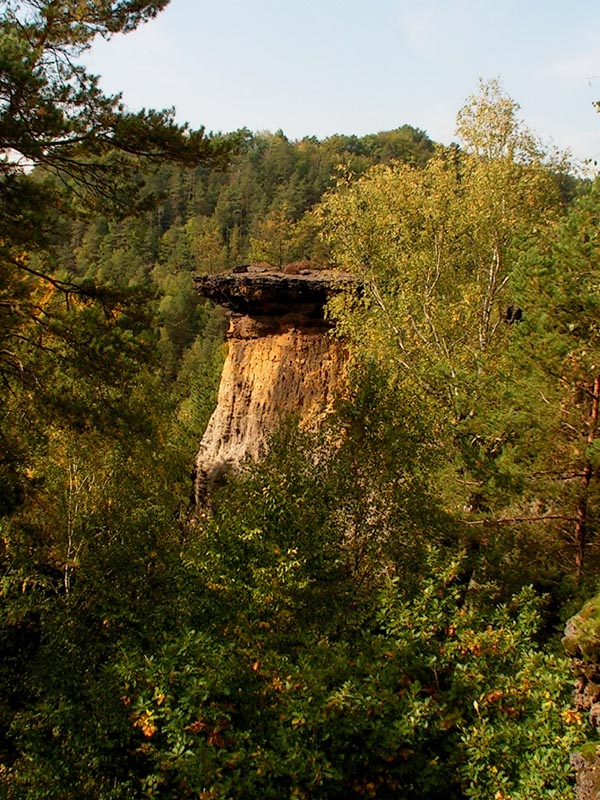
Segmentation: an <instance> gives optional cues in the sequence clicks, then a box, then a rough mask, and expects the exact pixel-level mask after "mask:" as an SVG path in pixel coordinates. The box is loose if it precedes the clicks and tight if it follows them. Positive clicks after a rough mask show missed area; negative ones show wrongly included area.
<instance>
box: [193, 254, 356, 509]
mask: <svg viewBox="0 0 600 800" xmlns="http://www.w3.org/2000/svg"><path fill="white" fill-rule="evenodd" d="M348 280H349V279H348V277H347V276H343V275H340V274H338V273H332V272H324V271H320V272H308V271H304V273H303V274H299V275H285V274H283V273H278V272H272V271H252V270H250V271H248V272H245V273H239V274H230V273H228V274H226V275H218V276H204V277H202V278H198V279H196V287H197V290H198V291H199V292H200V294H202V295H203V296H204V297H209V298H210V299H212V300H215V301H216V302H219V303H220V304H221V305H223V306H225V307H226V308H228V309H229V310H230V311H231V312H232V318H231V322H230V327H229V332H228V335H227V339H228V354H227V358H226V361H225V364H224V367H223V373H222V376H221V384H220V387H219V395H218V401H217V407H216V409H215V411H214V413H213V415H212V417H211V419H210V422H209V424H208V426H207V429H206V431H205V433H204V436H203V437H202V441H201V442H200V448H199V451H198V455H197V457H196V477H195V499H196V503H197V504H198V505H203V504H204V503H205V502H206V500H207V498H208V496H209V495H210V492H211V490H212V489H213V488H214V486H215V484H218V483H219V481H220V480H221V479H222V477H223V475H224V473H226V472H227V471H228V470H230V469H232V468H233V469H235V468H238V467H239V466H240V465H241V464H242V463H243V462H244V460H245V459H248V458H250V459H257V458H258V457H259V456H260V454H261V453H262V452H263V451H264V448H265V446H266V444H267V441H268V439H269V436H270V435H271V434H272V433H273V431H274V430H275V428H276V427H277V426H278V425H279V424H280V422H281V421H282V419H283V418H284V417H285V416H287V415H289V414H293V415H295V416H297V417H299V418H300V420H301V421H302V422H304V423H305V424H312V423H315V422H317V421H318V419H319V416H320V415H322V414H323V413H326V411H327V409H329V408H330V407H331V406H332V404H333V401H334V398H335V397H337V396H339V394H340V392H341V391H342V386H343V383H344V376H345V367H346V361H347V353H346V350H345V349H344V347H343V345H342V344H341V343H340V342H339V341H338V340H336V339H335V338H333V337H332V336H331V333H330V330H329V326H328V325H327V323H326V322H325V320H324V318H323V311H324V305H325V303H326V301H327V299H328V297H329V296H331V294H332V293H334V292H337V291H340V290H342V289H343V288H345V287H346V286H347V284H348Z"/></svg>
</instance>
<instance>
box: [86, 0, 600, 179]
mask: <svg viewBox="0 0 600 800" xmlns="http://www.w3.org/2000/svg"><path fill="white" fill-rule="evenodd" d="M86 63H87V64H88V66H89V67H90V69H91V70H92V71H93V72H94V73H95V74H98V75H100V76H101V86H102V88H103V89H104V90H105V91H106V92H110V93H116V92H122V94H123V100H124V102H125V103H126V105H127V106H128V107H129V108H130V109H131V110H134V111H136V110H140V109H141V108H168V107H172V106H174V107H175V109H176V113H177V120H178V121H179V122H189V123H190V125H191V126H192V127H193V128H197V127H200V126H204V127H205V128H206V129H207V130H209V131H215V132H216V131H222V132H228V131H232V130H236V129H238V128H242V127H245V128H249V129H250V130H251V131H264V130H269V131H272V132H275V131H277V130H279V129H281V130H283V132H284V133H285V134H286V135H287V136H288V137H289V138H290V139H301V138H302V137H304V136H317V137H318V138H324V137H326V136H330V135H332V134H334V133H345V134H356V135H364V134H367V133H375V132H377V131H382V130H391V129H393V128H397V127H400V126H401V125H404V124H409V125H413V126H414V127H417V128H420V129H422V130H425V131H426V132H427V133H428V134H429V136H430V137H431V138H432V139H434V140H435V141H438V142H442V143H445V144H449V143H450V142H451V141H455V140H456V136H455V133H454V130H455V119H456V114H457V112H458V111H459V109H460V108H461V107H462V106H463V105H464V103H465V101H466V99H467V98H468V97H469V95H472V94H473V93H475V92H476V91H477V86H478V81H479V80H480V79H484V80H488V79H491V78H499V79H500V81H501V83H502V86H503V88H504V90H505V92H506V93H507V94H508V95H510V96H511V97H512V98H513V99H514V100H516V101H517V102H518V103H519V105H520V107H521V108H520V116H521V118H522V119H523V121H524V122H525V124H526V125H527V127H529V128H530V129H531V130H532V131H533V132H535V133H536V134H537V135H538V136H540V137H541V138H542V140H543V141H544V142H545V143H546V144H547V145H548V146H551V147H552V146H554V147H558V148H559V149H569V150H570V151H571V152H572V154H573V156H574V159H575V161H576V162H584V161H586V160H591V161H592V162H594V161H597V162H598V163H599V164H600V113H598V112H597V111H596V109H595V107H594V105H593V103H594V101H595V100H600V2H598V0H571V1H570V2H566V0H363V1H362V2H359V0H303V2H302V4H301V3H300V2H298V0H251V1H250V0H211V1H210V2H208V0H171V2H170V5H169V6H168V7H167V8H166V10H165V11H163V12H161V14H159V15H158V17H157V18H156V19H155V20H152V21H151V22H148V23H146V24H145V25H143V26H141V27H140V28H138V30H136V31H134V32H133V33H129V34H126V35H118V36H116V37H114V38H113V39H112V40H110V41H109V42H103V41H100V42H98V43H97V44H95V45H94V46H93V49H92V50H91V52H89V53H88V54H87V57H86Z"/></svg>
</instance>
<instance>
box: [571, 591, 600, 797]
mask: <svg viewBox="0 0 600 800" xmlns="http://www.w3.org/2000/svg"><path fill="white" fill-rule="evenodd" d="M563 646H564V648H565V651H566V653H567V655H568V656H569V658H570V660H571V665H572V668H573V673H574V676H575V692H574V705H575V707H576V709H577V711H579V712H580V713H581V714H584V715H586V716H587V719H588V722H589V724H590V726H591V728H592V729H596V730H600V595H598V596H597V597H594V598H593V599H592V600H590V601H589V602H588V603H586V604H585V605H584V607H583V608H582V609H581V611H580V612H579V613H578V614H576V615H575V616H574V617H572V618H571V619H570V620H569V621H568V623H567V626H566V628H565V635H564V638H563ZM591 733H592V730H590V734H591ZM571 764H572V765H573V767H574V768H575V772H576V775H577V788H576V800H597V799H598V798H600V746H599V745H598V744H596V742H594V741H591V742H590V743H589V744H588V745H586V746H585V747H584V748H582V749H581V750H580V751H579V752H577V753H573V755H572V756H571Z"/></svg>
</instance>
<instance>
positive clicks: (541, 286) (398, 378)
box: [0, 0, 600, 800]
mask: <svg viewBox="0 0 600 800" xmlns="http://www.w3.org/2000/svg"><path fill="white" fill-rule="evenodd" d="M165 5H166V0H153V1H152V2H150V1H147V2H139V0H135V1H134V0H121V2H113V3H110V2H102V3H98V2H95V0H87V1H86V2H67V0H61V2H56V0H39V1H38V0H35V2H33V0H31V2H9V3H4V4H0V33H1V36H0V151H2V152H4V153H7V154H8V153H10V156H8V157H7V158H5V159H4V160H1V161H0V378H1V390H0V410H1V413H0V534H1V538H0V559H1V567H2V572H1V578H0V608H1V609H2V614H1V616H0V786H1V787H2V796H5V797H7V798H9V799H10V800H17V799H18V800H23V799H25V798H27V799H28V800H29V799H30V800H34V798H36V799H37V798H63V800H71V799H72V800H75V798H81V797H86V798H88V797H89V798H96V799H97V800H125V799H126V798H127V800H130V799H131V798H164V799H165V800H167V798H168V800H173V799H175V798H177V799H181V800H183V799H184V798H203V799H204V800H209V798H214V799H215V800H217V799H220V800H233V798H239V799H240V800H242V799H243V800H250V798H273V800H280V798H307V799H308V798H332V799H333V798H340V800H342V798H343V799H344V800H346V799H347V798H360V797H374V798H406V800H408V799H409V798H410V800H418V799H419V798H422V800H425V798H427V800H430V799H431V800H435V798H439V799H440V800H442V798H443V799H444V800H448V799H450V798H455V799H456V800H459V799H461V798H475V800H490V798H494V800H509V799H512V800H538V799H539V800H541V799H542V798H547V797H554V798H564V800H566V798H573V797H574V796H575V795H574V783H575V778H574V774H573V771H572V768H571V764H570V756H571V754H572V753H573V752H575V751H576V750H580V749H581V748H583V750H584V752H586V753H587V754H588V755H589V754H590V753H591V754H592V756H593V754H594V753H595V751H596V738H595V733H594V731H593V729H592V727H591V726H588V724H587V721H586V719H585V718H584V716H583V715H582V714H581V713H580V712H579V711H577V710H575V709H573V708H572V707H571V685H572V677H571V673H570V669H569V664H568V661H567V659H566V658H565V657H564V656H563V654H562V649H561V646H560V637H561V634H562V630H563V628H564V625H565V622H566V620H567V619H568V618H569V617H570V616H571V615H572V614H573V613H575V612H576V611H577V610H578V609H579V607H580V606H581V605H582V604H583V602H584V601H585V600H587V599H588V598H590V597H592V596H593V595H594V594H595V592H596V589H597V584H598V577H599V575H600V559H599V556H600V553H599V552H598V526H599V523H600V520H599V513H600V496H599V493H598V466H599V463H600V462H599V459H600V456H599V445H598V441H599V440H598V438H597V437H598V409H599V397H600V349H599V348H600V338H599V326H598V320H599V319H600V313H599V312H600V309H599V307H598V306H599V303H600V300H599V298H600V292H599V289H600V286H599V280H600V278H599V276H600V239H599V229H600V228H599V226H600V194H599V191H600V189H599V187H598V185H597V183H595V182H586V181H581V180H576V179H575V178H574V177H572V175H571V174H570V171H569V164H568V162H567V160H566V159H565V158H563V157H562V156H560V155H557V154H554V153H549V152H547V151H546V150H545V149H544V147H543V146H542V144H541V143H540V142H539V141H538V140H537V139H536V138H535V137H534V136H533V135H532V134H531V133H530V132H529V131H528V130H527V129H526V128H525V126H524V125H523V124H522V122H521V121H520V119H519V116H518V106H517V104H516V103H515V102H514V101H513V100H512V99H511V98H509V97H507V96H506V95H505V93H504V92H503V90H502V87H501V86H500V85H499V84H498V82H496V81H492V82H489V83H482V84H481V85H480V87H479V91H478V92H477V94H475V95H474V96H473V97H471V98H469V99H468V100H467V102H466V105H465V106H464V108H463V109H462V110H461V111H460V112H459V114H458V117H457V142H458V143H457V144H456V145H453V146H451V147H443V146H441V145H437V144H435V143H433V142H432V141H430V139H429V138H428V137H427V135H426V134H425V133H424V132H423V131H420V130H416V129H414V128H411V127H409V126H402V127H399V128H397V129H396V130H393V131H388V132H381V133H376V134H373V135H370V136H365V137H354V136H341V135H340V136H334V137H331V138H328V139H325V140H323V141H319V140H317V139H315V138H304V139H301V140H299V141H290V140H288V139H287V138H286V136H285V135H284V134H283V133H282V132H281V131H279V132H277V133H274V134H273V133H269V132H257V133H251V132H249V131H246V130H243V131H238V132H236V133H234V134H229V135H226V136H223V135H218V136H212V135H208V134H206V132H205V131H190V130H188V129H187V128H185V127H184V128H181V127H179V126H177V125H176V124H175V123H174V121H173V117H172V115H171V114H170V113H168V112H153V111H150V112H142V113H140V114H131V113H129V112H128V111H127V110H126V109H124V108H123V107H122V105H121V104H120V101H119V98H110V97H106V96H105V95H103V94H102V93H101V91H100V89H99V86H98V82H97V80H96V79H94V78H93V77H91V76H89V75H88V74H87V73H86V72H85V70H83V69H82V68H80V67H78V66H77V63H78V57H79V56H80V55H81V53H82V52H83V51H84V50H85V48H86V47H87V46H88V45H89V43H90V42H91V41H92V40H93V38H94V36H96V35H103V36H105V37H108V38H110V36H111V35H112V34H113V33H115V32H117V31H120V30H127V29H132V28H134V27H135V26H137V25H138V24H140V23H141V22H142V21H143V20H144V19H147V18H149V17H151V16H153V15H154V14H156V13H157V12H158V11H160V10H161V8H162V7H164V6H165ZM24 164H25V165H26V168H24V166H23V165H24ZM249 261H251V262H261V263H266V264H269V265H271V266H272V267H275V268H281V267H283V266H284V265H285V264H287V263H289V262H302V264H303V266H307V267H310V268H313V269H319V268H321V267H324V266H326V265H327V266H333V267H337V268H341V269H344V270H346V271H350V272H352V273H353V274H354V275H355V276H356V277H357V278H358V282H359V285H360V286H361V287H362V291H360V292H356V293H351V292H348V293H346V294H344V295H343V296H340V297H337V298H336V299H335V300H334V301H332V302H331V308H330V309H329V314H330V318H331V321H332V325H333V329H332V335H336V336H340V337H342V338H343V339H344V341H345V342H346V344H347V346H348V348H349V350H350V353H351V362H350V364H351V366H350V385H351V391H350V395H349V396H348V397H345V398H343V400H342V399H340V402H339V406H338V407H337V409H336V410H335V412H334V413H332V414H331V416H330V417H329V418H328V419H327V420H326V421H325V422H324V424H323V426H322V428H321V429H320V430H319V431H312V432H308V431H306V430H299V429H298V426H297V425H296V424H295V421H294V420H293V419H292V420H286V421H285V422H284V423H283V424H282V426H281V429H280V430H279V432H278V433H277V435H276V436H275V438H274V439H273V441H272V443H271V447H270V450H269V453H268V454H267V455H266V457H265V459H264V460H263V461H262V462H261V463H260V464H255V465H248V469H247V470H246V471H245V472H244V473H243V474H241V475H238V476H237V478H232V479H231V480H230V481H229V483H228V484H227V486H225V487H224V488H223V489H222V490H221V491H220V492H219V494H218V495H216V496H215V497H214V498H213V502H212V509H211V513H210V514H207V513H202V514H198V513H194V509H192V508H190V505H189V496H190V491H191V481H190V476H189V472H190V469H191V466H192V463H193V459H194V455H195V449H196V447H197V444H198V440H199V437H200V435H201V433H202V431H203V429H204V426H205V425H206V422H207V420H208V418H209V415H210V413H211V411H212V408H213V407H214V402H215V393H216V387H217V383H218V380H219V374H220V367H221V363H222V359H223V344H222V343H223V335H224V325H225V319H224V315H223V313H222V312H221V311H220V310H219V309H215V308H213V307H212V306H210V305H209V304H208V303H206V302H205V301H201V300H200V299H199V298H198V297H197V296H196V295H195V294H194V291H193V283H192V276H193V275H194V274H197V273H208V272H218V271H222V270H224V269H226V268H227V267H230V266H233V265H236V264H241V263H246V262H249ZM594 624H595V620H594V619H592V623H591V625H592V630H593V631H595V630H596V628H594ZM592 639H593V636H592ZM588 655H589V653H588Z"/></svg>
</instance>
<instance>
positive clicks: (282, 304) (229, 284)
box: [194, 266, 359, 320]
mask: <svg viewBox="0 0 600 800" xmlns="http://www.w3.org/2000/svg"><path fill="white" fill-rule="evenodd" d="M194 285H195V289H196V291H197V292H198V294H199V295H200V296H201V297H205V298H206V299H208V300H212V301H213V302H214V303H217V304H218V305H220V306H223V307H224V308H226V309H228V310H229V311H231V312H233V313H234V314H241V315H247V316H250V317H283V316H285V315H287V314H290V313H294V314H301V315H302V316H303V317H305V318H306V319H313V320H323V319H324V314H325V306H326V305H327V302H328V301H329V300H330V299H331V298H332V297H334V296H335V295H336V294H340V293H341V292H344V291H347V290H349V289H351V288H353V287H357V286H358V285H359V284H358V282H357V280H356V279H355V278H354V277H353V276H352V275H351V274H350V273H348V272H342V271H339V270H333V269H327V270H306V269H305V270H301V271H299V272H298V273H295V274H289V273H286V272H285V271H279V270H272V269H257V268H252V267H251V266H250V267H246V268H243V271H242V268H237V270H233V271H231V272H226V273H221V274H217V275H199V276H196V277H195V278H194Z"/></svg>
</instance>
